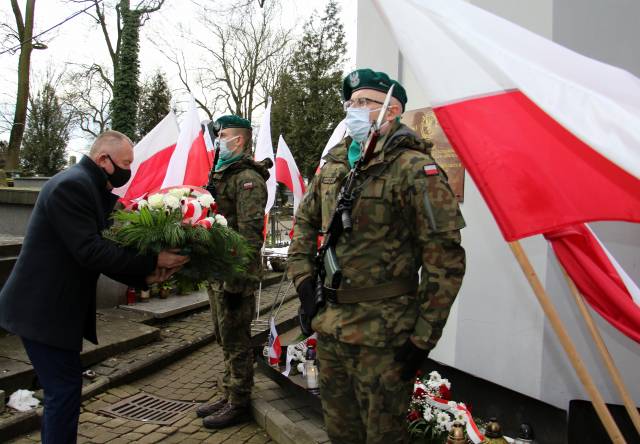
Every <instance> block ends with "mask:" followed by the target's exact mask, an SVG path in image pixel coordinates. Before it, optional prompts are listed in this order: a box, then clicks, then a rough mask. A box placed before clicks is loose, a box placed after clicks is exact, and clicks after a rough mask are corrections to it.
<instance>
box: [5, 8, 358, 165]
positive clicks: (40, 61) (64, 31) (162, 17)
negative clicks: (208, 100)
mask: <svg viewBox="0 0 640 444" xmlns="http://www.w3.org/2000/svg"><path fill="white" fill-rule="evenodd" d="M266 1H267V2H268V1H270V0H266ZM328 1H329V0H280V3H281V4H282V14H281V15H280V17H279V19H280V20H281V24H282V26H283V27H287V28H288V27H293V28H295V31H296V35H297V36H299V35H301V33H302V25H303V24H304V22H305V21H306V20H307V19H308V18H309V17H310V16H311V15H312V13H313V12H314V11H317V12H318V13H320V14H322V12H323V10H324V8H325V7H326V5H327V3H328ZM337 2H338V4H339V5H340V7H341V10H342V11H341V18H342V22H343V25H344V27H345V32H346V37H347V56H348V60H347V63H346V64H345V66H344V69H345V70H349V69H351V68H353V67H355V51H356V42H355V39H356V9H357V1H355V0H337ZM19 3H20V5H21V7H22V8H23V12H24V3H25V2H24V0H20V1H19ZM131 3H132V5H134V4H136V2H135V0H132V2H131ZM215 3H216V4H220V5H224V4H225V3H226V1H225V0H219V1H217V2H215ZM256 3H257V1H256ZM80 9H83V8H82V6H80V5H78V4H73V3H69V2H67V1H66V0H38V1H37V2H36V13H35V28H36V29H35V33H34V34H37V33H38V32H41V31H43V30H45V29H47V28H49V27H51V26H53V25H55V24H56V23H59V22H61V21H62V20H64V19H65V18H67V17H69V16H70V15H72V14H73V13H74V12H76V11H78V10H80ZM199 13H200V10H199V8H197V7H196V6H195V5H194V3H192V2H191V1H190V0H166V2H165V5H164V6H163V7H162V9H161V10H160V11H158V12H156V13H153V14H152V15H151V19H150V20H149V21H148V22H147V23H146V24H145V25H144V27H143V28H142V30H141V39H140V44H141V71H142V76H141V79H142V80H144V78H145V77H146V75H149V74H150V73H153V72H155V71H156V70H157V69H159V68H160V69H162V70H164V71H165V72H166V73H167V75H168V77H169V83H170V87H171V88H172V89H174V90H177V89H179V88H180V87H181V85H180V83H179V81H178V79H177V74H176V70H175V68H174V66H172V65H171V63H169V62H168V61H167V60H166V58H165V56H164V55H163V54H162V53H161V52H160V51H159V50H158V48H157V44H158V40H159V36H162V37H163V38H165V39H172V38H174V37H175V40H174V41H175V44H176V46H180V47H181V48H183V49H184V50H185V53H186V54H190V53H191V54H193V55H194V58H197V51H196V50H195V48H193V45H190V44H188V43H187V42H185V41H184V40H182V39H180V38H179V36H177V35H175V34H177V33H176V31H175V30H176V29H177V28H178V27H179V26H180V25H181V26H183V27H184V28H186V29H187V30H190V32H192V33H198V31H199V30H198V26H201V25H200V24H199V21H198V18H197V17H198V15H199ZM0 22H3V23H11V24H14V23H15V20H14V17H13V13H12V11H11V5H10V2H9V1H8V0H3V1H0ZM43 40H44V41H45V42H46V43H47V45H48V49H46V50H40V51H33V53H32V59H31V60H32V85H33V84H36V85H37V83H38V80H37V79H39V78H44V75H45V72H46V71H47V69H51V68H53V69H54V70H55V71H56V72H60V71H62V70H63V69H64V65H65V63H82V64H91V63H94V62H97V63H102V64H105V65H107V66H109V65H110V63H108V60H109V59H108V53H107V48H106V44H105V41H104V38H103V36H102V32H101V31H100V29H99V27H98V26H97V25H96V24H95V22H92V19H91V18H90V17H89V16H87V15H86V14H81V15H79V16H78V17H76V18H74V19H72V20H70V21H68V22H67V23H65V24H63V25H62V26H60V27H58V28H56V29H55V30H54V31H51V32H50V33H48V34H46V35H45V36H44V39H43ZM17 64H18V54H17V53H16V54H13V55H12V54H9V53H6V54H3V55H0V106H3V109H6V107H7V106H9V107H10V108H11V109H13V102H14V100H15V89H16V80H17V74H16V72H17ZM34 80H35V81H34ZM174 99H175V100H176V102H177V105H178V107H179V108H181V107H183V103H184V102H185V97H184V94H182V93H180V92H178V91H176V93H174ZM201 114H202V118H203V119H204V118H205V117H206V115H205V113H204V112H201ZM261 114H262V112H260V111H257V112H256V113H254V117H253V120H254V121H255V122H260V120H259V119H260V116H261ZM0 138H1V139H2V140H8V138H9V135H8V133H4V134H2V133H0ZM87 143H88V141H87V140H83V139H82V138H80V137H78V134H74V137H73V140H72V141H71V142H70V151H71V152H69V153H68V154H78V153H79V152H83V151H84V149H85V147H86V146H87Z"/></svg>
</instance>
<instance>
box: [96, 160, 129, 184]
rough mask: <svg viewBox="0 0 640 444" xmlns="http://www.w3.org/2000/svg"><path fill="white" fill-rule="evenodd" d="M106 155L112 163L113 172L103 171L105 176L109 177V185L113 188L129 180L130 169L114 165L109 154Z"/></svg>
mask: <svg viewBox="0 0 640 444" xmlns="http://www.w3.org/2000/svg"><path fill="white" fill-rule="evenodd" d="M107 157H108V158H109V160H110V161H111V165H113V173H111V174H109V173H107V172H106V171H105V174H106V175H107V178H108V179H109V182H110V183H111V185H112V186H113V187H114V188H119V187H121V186H122V185H124V184H125V183H127V182H129V179H131V170H127V169H125V168H121V167H119V166H118V165H116V163H115V162H114V161H113V159H112V158H111V156H110V155H108V154H107ZM103 171H104V168H103Z"/></svg>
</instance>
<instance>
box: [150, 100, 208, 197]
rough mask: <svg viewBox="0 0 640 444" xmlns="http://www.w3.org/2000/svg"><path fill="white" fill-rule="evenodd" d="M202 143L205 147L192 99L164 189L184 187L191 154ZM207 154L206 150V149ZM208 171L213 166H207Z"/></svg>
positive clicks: (163, 184)
mask: <svg viewBox="0 0 640 444" xmlns="http://www.w3.org/2000/svg"><path fill="white" fill-rule="evenodd" d="M197 143H201V144H202V146H203V147H204V139H203V138H202V131H201V127H200V118H199V117H198V108H197V106H196V101H195V99H194V98H193V96H192V97H191V100H190V107H189V111H188V112H187V114H186V116H185V119H184V121H183V122H182V125H180V135H179V136H178V143H177V144H176V149H175V151H174V152H173V156H171V160H170V161H169V166H168V168H167V174H166V175H165V177H164V181H163V182H162V188H167V187H172V186H176V185H184V184H185V182H184V180H185V173H186V171H187V162H188V160H189V154H190V152H191V150H192V148H193V147H194V145H195V144H197ZM205 152H206V148H205ZM207 167H208V168H207V170H208V169H210V168H211V165H207ZM188 185H198V186H200V185H203V184H202V183H193V184H188Z"/></svg>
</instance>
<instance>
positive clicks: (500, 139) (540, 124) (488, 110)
mask: <svg viewBox="0 0 640 444" xmlns="http://www.w3.org/2000/svg"><path fill="white" fill-rule="evenodd" d="M434 112H435V114H436V116H437V118H438V121H439V122H440V124H441V125H442V128H443V129H444V131H445V133H446V134H447V137H448V138H449V140H450V141H451V144H452V146H453V147H454V148H455V150H456V153H457V154H458V156H459V157H460V159H461V160H462V162H463V164H464V166H465V167H466V168H467V169H468V171H469V173H470V174H471V176H472V177H473V179H474V182H475V184H476V185H477V187H478V189H479V190H480V192H481V193H482V196H483V197H484V200H485V201H486V202H487V205H488V206H489V208H490V209H491V212H492V213H493V215H494V217H495V219H496V222H497V223H498V225H499V227H500V230H501V231H502V234H503V236H504V238H505V239H506V240H507V241H513V240H516V239H520V238H523V237H527V236H531V235H534V234H541V233H544V232H547V231H550V230H556V229H559V228H562V227H566V226H572V225H574V224H576V223H580V222H589V221H596V220H621V221H628V222H640V180H638V179H637V178H636V177H633V176H632V175H631V174H629V173H627V172H626V171H625V170H623V169H622V168H620V167H619V166H617V165H616V164H614V163H613V162H611V161H610V160H608V159H607V158H605V157H603V156H602V155H600V154H599V153H598V152H596V151H595V150H593V149H591V148H590V147H589V146H587V145H586V144H585V143H584V142H582V141H581V140H579V139H578V138H577V137H575V136H574V135H573V134H572V133H570V132H569V131H567V130H566V129H564V128H563V127H562V126H561V125H560V124H558V123H557V122H556V121H555V120H554V119H552V118H551V117H550V116H549V115H548V114H546V113H545V112H544V111H543V110H542V109H540V108H539V107H538V106H537V105H536V104H535V103H533V102H532V101H531V100H529V99H528V98H527V97H526V96H525V95H524V94H522V93H521V92H520V91H512V92H508V93H503V94H496V95H491V96H487V97H481V98H477V99H471V100H466V101H463V102H458V103H455V104H451V105H447V106H442V107H436V108H434Z"/></svg>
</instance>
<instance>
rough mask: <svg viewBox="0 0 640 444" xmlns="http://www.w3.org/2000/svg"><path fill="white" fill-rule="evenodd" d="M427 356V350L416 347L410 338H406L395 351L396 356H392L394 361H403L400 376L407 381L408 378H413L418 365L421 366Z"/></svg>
mask: <svg viewBox="0 0 640 444" xmlns="http://www.w3.org/2000/svg"><path fill="white" fill-rule="evenodd" d="M428 356H429V350H422V349H421V348H418V347H417V346H416V345H415V344H414V343H413V341H412V340H411V338H407V341H406V342H405V343H404V344H403V345H402V347H400V349H399V350H398V351H397V352H396V356H395V358H394V360H395V361H396V362H402V363H404V365H403V366H402V370H401V373H400V378H401V379H402V380H403V381H409V380H410V379H412V378H415V377H416V373H417V372H418V370H420V367H422V364H423V363H424V361H426V360H427V357H428Z"/></svg>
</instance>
